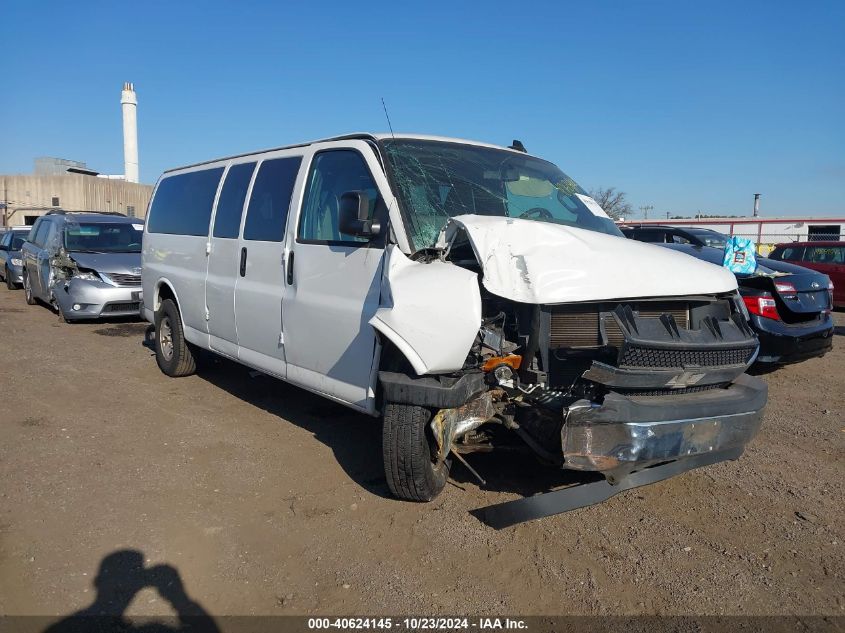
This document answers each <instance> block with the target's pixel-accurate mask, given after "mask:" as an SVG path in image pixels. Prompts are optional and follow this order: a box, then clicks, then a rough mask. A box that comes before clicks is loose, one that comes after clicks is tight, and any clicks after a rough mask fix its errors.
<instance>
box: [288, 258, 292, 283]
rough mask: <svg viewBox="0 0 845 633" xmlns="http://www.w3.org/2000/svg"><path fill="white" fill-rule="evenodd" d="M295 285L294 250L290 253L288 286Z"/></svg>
mask: <svg viewBox="0 0 845 633" xmlns="http://www.w3.org/2000/svg"><path fill="white" fill-rule="evenodd" d="M292 285H293V251H291V252H290V255H288V286H292Z"/></svg>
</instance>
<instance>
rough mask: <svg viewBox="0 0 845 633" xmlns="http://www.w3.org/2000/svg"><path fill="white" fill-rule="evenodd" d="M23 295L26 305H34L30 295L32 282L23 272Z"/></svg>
mask: <svg viewBox="0 0 845 633" xmlns="http://www.w3.org/2000/svg"><path fill="white" fill-rule="evenodd" d="M23 295H24V298H25V299H26V303H27V305H31V306H34V305H35V303H36V301H35V297H34V296H33V294H32V282H31V281H30V280H29V275H27V274H26V273H25V272H24V274H23Z"/></svg>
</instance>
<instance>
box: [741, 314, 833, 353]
mask: <svg viewBox="0 0 845 633" xmlns="http://www.w3.org/2000/svg"><path fill="white" fill-rule="evenodd" d="M751 327H753V328H754V331H755V332H757V338H758V339H760V355H759V356H758V357H757V362H759V363H795V362H798V361H802V360H806V359H808V358H815V357H817V356H824V355H825V354H826V353H827V352H829V351H830V350H831V349H832V348H833V329H834V328H833V318H832V317H831V316H830V315H829V314H828V315H826V316H825V317H824V318H822V319H820V320H819V321H818V322H814V323H811V324H795V325H789V324H786V323H783V322H782V321H776V320H774V319H767V318H765V317H761V316H757V315H751Z"/></svg>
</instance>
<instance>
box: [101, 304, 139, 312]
mask: <svg viewBox="0 0 845 633" xmlns="http://www.w3.org/2000/svg"><path fill="white" fill-rule="evenodd" d="M140 308H141V304H140V303H110V304H108V305H107V306H106V307H105V308H103V312H138V310H139V309H140Z"/></svg>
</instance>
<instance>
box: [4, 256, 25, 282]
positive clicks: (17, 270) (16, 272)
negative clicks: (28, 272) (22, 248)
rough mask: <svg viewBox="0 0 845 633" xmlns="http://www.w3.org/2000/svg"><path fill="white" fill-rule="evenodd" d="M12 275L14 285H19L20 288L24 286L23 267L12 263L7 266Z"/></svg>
mask: <svg viewBox="0 0 845 633" xmlns="http://www.w3.org/2000/svg"><path fill="white" fill-rule="evenodd" d="M6 266H7V267H8V269H9V272H10V273H11V279H12V283H14V284H18V285H20V286H22V285H23V266H15V265H14V264H12V263H11V262H9V263H8V264H6Z"/></svg>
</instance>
